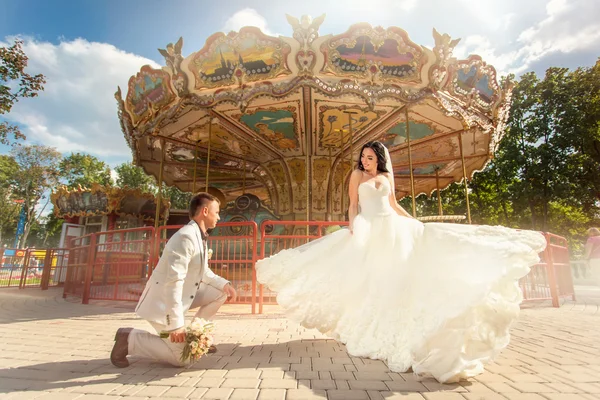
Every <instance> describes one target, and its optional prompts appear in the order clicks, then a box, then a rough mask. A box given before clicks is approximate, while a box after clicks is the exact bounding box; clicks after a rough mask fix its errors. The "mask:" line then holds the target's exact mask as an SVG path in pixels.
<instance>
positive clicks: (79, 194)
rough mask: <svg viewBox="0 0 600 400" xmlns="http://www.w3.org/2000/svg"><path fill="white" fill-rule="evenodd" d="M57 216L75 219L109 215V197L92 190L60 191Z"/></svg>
mask: <svg viewBox="0 0 600 400" xmlns="http://www.w3.org/2000/svg"><path fill="white" fill-rule="evenodd" d="M55 204H56V209H55V213H56V215H60V216H63V215H64V216H67V217H74V216H91V215H105V214H108V212H109V210H108V195H107V194H106V193H104V192H101V191H95V192H92V191H90V190H82V191H73V192H68V191H66V190H64V191H60V192H59V193H58V195H57V196H56V201H55Z"/></svg>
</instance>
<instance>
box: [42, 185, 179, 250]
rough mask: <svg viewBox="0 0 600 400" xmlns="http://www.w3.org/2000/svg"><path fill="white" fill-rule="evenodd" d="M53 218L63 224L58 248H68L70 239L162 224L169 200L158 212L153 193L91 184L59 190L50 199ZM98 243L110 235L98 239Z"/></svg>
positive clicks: (164, 202) (166, 216) (166, 213)
mask: <svg viewBox="0 0 600 400" xmlns="http://www.w3.org/2000/svg"><path fill="white" fill-rule="evenodd" d="M50 199H51V201H52V204H53V205H54V215H55V216H56V217H58V218H61V219H63V220H64V221H65V223H64V224H63V231H62V235H61V242H60V245H59V247H61V248H62V247H68V246H69V239H72V238H76V237H80V236H83V235H88V234H92V233H99V232H106V231H114V230H123V229H132V228H140V227H143V226H152V225H154V223H155V219H157V220H158V221H159V222H160V223H164V222H165V221H166V219H167V218H168V216H169V205H170V203H169V202H168V201H164V200H163V201H162V202H161V205H160V208H158V212H157V202H156V197H155V196H154V195H153V194H152V193H146V192H142V191H140V190H139V189H130V188H127V187H124V188H119V187H114V186H109V185H107V186H103V185H99V184H94V185H92V187H91V188H82V187H79V188H77V189H73V190H69V189H67V188H66V187H64V186H63V187H60V188H58V189H57V190H55V191H53V193H52V194H51V196H50ZM101 238H102V239H101V240H104V239H105V238H110V236H101Z"/></svg>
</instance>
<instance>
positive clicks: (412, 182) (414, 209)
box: [390, 105, 417, 218]
mask: <svg viewBox="0 0 600 400" xmlns="http://www.w3.org/2000/svg"><path fill="white" fill-rule="evenodd" d="M404 115H405V116H406V143H407V144H408V168H410V195H411V197H412V215H413V217H414V218H417V203H416V201H415V176H414V173H413V165H412V152H411V148H410V126H409V123H408V105H407V106H406V107H404ZM390 173H392V174H393V173H394V171H390ZM392 190H395V188H392Z"/></svg>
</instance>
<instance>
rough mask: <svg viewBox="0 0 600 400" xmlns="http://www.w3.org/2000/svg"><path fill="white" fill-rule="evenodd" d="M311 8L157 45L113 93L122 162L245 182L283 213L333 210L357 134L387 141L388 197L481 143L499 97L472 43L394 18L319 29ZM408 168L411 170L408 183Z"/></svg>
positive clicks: (184, 183)
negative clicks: (414, 33)
mask: <svg viewBox="0 0 600 400" xmlns="http://www.w3.org/2000/svg"><path fill="white" fill-rule="evenodd" d="M323 19H324V16H322V17H319V18H316V19H314V20H312V19H310V17H302V18H301V19H300V20H297V19H296V18H293V17H290V16H288V21H289V22H290V24H291V28H292V31H293V34H292V37H283V36H280V37H271V36H268V35H266V34H264V33H262V32H261V31H260V30H259V29H258V28H255V27H246V28H242V29H241V30H240V31H239V32H230V33H228V34H223V33H217V34H214V35H212V36H211V37H209V38H208V40H207V41H206V44H205V46H204V47H203V48H202V49H200V50H199V51H197V52H194V53H192V54H190V55H189V56H187V57H184V56H183V55H182V48H183V40H182V39H180V40H179V41H177V42H176V43H175V44H169V45H168V46H166V49H160V50H159V51H160V52H161V54H162V55H163V56H164V57H165V64H166V66H165V67H163V68H162V69H152V68H151V67H149V66H144V67H142V68H141V70H140V72H139V73H137V74H136V75H135V76H132V77H131V78H130V81H129V85H128V88H127V93H126V94H125V96H124V97H123V96H122V93H121V90H120V89H119V90H118V91H117V93H116V98H117V100H118V106H119V118H120V121H121V126H122V129H123V132H124V134H125V138H126V140H127V141H128V143H129V146H130V147H131V149H132V152H133V155H134V162H135V163H136V164H137V165H140V166H142V167H143V168H144V170H145V171H146V172H147V173H148V174H151V175H154V176H155V177H157V178H162V181H163V182H165V183H166V184H168V185H176V186H177V187H179V188H180V189H182V190H184V191H198V190H206V188H209V189H210V190H212V191H217V192H218V193H220V194H221V196H222V198H224V199H226V201H232V200H234V199H236V198H237V197H239V196H240V195H242V194H252V195H254V196H256V197H257V198H259V199H260V200H261V201H262V202H264V203H265V204H266V205H268V207H270V209H272V210H273V211H274V213H275V214H276V215H278V216H281V217H282V218H284V219H306V218H308V219H311V220H312V219H325V218H329V219H342V218H343V216H344V214H345V211H346V208H347V206H348V198H347V196H348V194H347V184H348V178H349V176H350V173H351V171H352V169H353V168H354V165H355V163H356V161H357V159H358V157H359V154H358V152H359V150H360V148H361V146H362V145H363V144H365V143H366V142H368V141H371V140H380V141H382V142H383V143H384V144H385V145H386V146H388V148H389V150H390V154H391V157H392V162H393V165H394V175H395V177H396V179H395V182H396V193H397V197H398V198H402V197H405V196H417V195H419V194H422V193H425V194H427V195H430V194H431V193H432V192H434V191H435V190H441V189H444V188H446V187H447V186H448V185H449V184H451V183H452V182H460V181H462V180H463V179H464V178H465V177H466V178H467V179H470V178H471V177H472V175H473V173H474V172H476V171H478V170H481V169H482V168H483V167H484V166H485V164H486V163H487V162H488V161H489V160H490V158H491V157H492V156H493V152H494V150H495V148H496V145H497V143H498V141H499V139H500V138H501V135H502V132H503V129H504V124H505V121H506V118H507V115H508V104H509V103H510V93H511V87H510V84H507V85H505V86H504V87H501V86H500V85H499V83H498V79H497V77H496V72H495V69H494V68H493V67H492V66H490V65H488V64H486V63H485V62H484V61H483V60H482V59H481V58H480V57H479V56H476V55H471V56H469V57H468V58H466V59H464V60H459V59H456V58H454V57H453V56H452V51H453V49H454V47H455V46H456V45H457V43H458V40H453V39H451V38H450V37H449V36H448V35H446V34H439V33H438V32H437V31H435V30H434V31H433V37H434V40H435V46H434V47H433V49H429V48H426V47H423V46H420V45H417V44H416V43H413V42H412V41H411V40H410V39H409V37H408V34H407V33H406V32H405V31H404V30H402V29H400V28H396V27H391V28H387V29H386V28H381V27H372V26H370V25H368V24H364V23H360V24H356V25H353V26H351V27H350V28H349V29H348V31H346V32H345V33H342V34H339V35H327V36H320V35H319V26H320V25H321V23H322V22H323ZM411 182H412V184H411Z"/></svg>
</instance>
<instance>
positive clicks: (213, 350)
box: [208, 344, 217, 354]
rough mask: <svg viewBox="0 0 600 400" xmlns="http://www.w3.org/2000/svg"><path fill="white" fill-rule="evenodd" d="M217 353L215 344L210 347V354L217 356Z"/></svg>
mask: <svg viewBox="0 0 600 400" xmlns="http://www.w3.org/2000/svg"><path fill="white" fill-rule="evenodd" d="M216 352H217V346H215V345H214V344H211V345H210V347H209V348H208V354H215V353H216Z"/></svg>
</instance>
